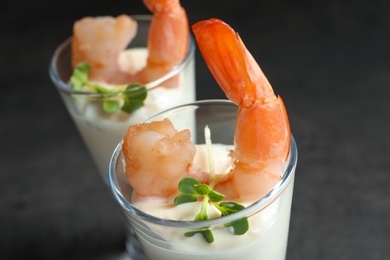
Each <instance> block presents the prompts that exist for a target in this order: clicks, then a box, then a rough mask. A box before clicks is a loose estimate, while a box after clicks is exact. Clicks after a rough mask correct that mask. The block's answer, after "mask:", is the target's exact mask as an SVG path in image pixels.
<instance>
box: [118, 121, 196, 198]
mask: <svg viewBox="0 0 390 260" xmlns="http://www.w3.org/2000/svg"><path fill="white" fill-rule="evenodd" d="M190 137H191V133H190V131H189V130H188V129H187V130H183V131H180V132H179V131H177V130H176V129H175V128H174V127H173V125H172V123H171V121H169V120H168V119H164V120H163V121H155V122H151V123H144V124H137V125H132V126H130V127H129V129H128V131H127V133H126V136H125V138H124V141H123V144H122V151H123V154H124V155H125V158H126V175H127V179H128V180H129V183H130V185H131V186H132V187H133V189H134V191H135V193H136V195H138V196H147V197H170V196H173V195H175V194H176V193H177V192H178V188H177V187H178V184H179V182H180V181H181V180H182V179H183V177H185V176H186V175H187V174H188V170H189V169H190V167H191V165H192V161H193V159H194V156H195V146H194V144H193V143H192V142H191V141H190Z"/></svg>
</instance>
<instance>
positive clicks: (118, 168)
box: [109, 100, 298, 260]
mask: <svg viewBox="0 0 390 260" xmlns="http://www.w3.org/2000/svg"><path fill="white" fill-rule="evenodd" d="M236 117H237V106H236V105H234V104H233V103H232V102H230V101H227V100H205V101H197V102H194V103H190V104H186V105H182V106H178V107H176V108H172V109H169V110H167V111H165V112H162V113H159V114H157V115H156V116H153V117H152V118H150V119H148V120H147V122H150V121H154V120H162V119H163V118H169V119H171V121H172V122H173V124H174V125H175V127H177V128H178V130H181V129H184V128H189V129H190V130H191V132H192V136H193V142H195V144H204V143H205V140H204V127H205V126H206V125H207V126H208V127H209V128H210V131H211V139H212V142H213V144H217V143H219V144H226V145H233V143H232V142H233V140H234V139H233V137H234V131H235V122H236ZM183 120H184V121H183ZM121 144H122V142H120V143H119V144H118V146H117V148H116V150H115V151H114V153H113V156H112V159H111V163H110V171H109V178H110V185H111V189H112V192H113V194H114V197H115V198H116V200H117V201H118V203H119V204H120V206H121V208H122V210H123V212H124V214H125V215H126V217H127V219H128V221H129V223H131V225H130V226H131V227H132V228H133V230H134V232H135V234H136V236H137V237H138V240H139V241H140V242H141V245H142V248H143V250H144V251H145V253H146V255H147V256H148V259H151V260H157V259H158V260H164V259H166V260H175V259H177V260H179V259H180V260H182V259H186V260H192V259H194V260H195V259H196V260H198V259H203V260H211V259H212V260H215V259H240V258H241V259H248V260H250V259H253V260H261V259H267V260H268V259H273V260H277V259H285V256H286V249H287V239H288V230H289V223H290V212H291V203H292V195H293V186H294V176H295V168H296V164H297V158H298V151H297V146H296V144H295V140H294V138H293V136H291V148H290V149H291V150H290V155H289V158H288V161H287V162H286V164H285V169H284V174H283V178H282V179H281V181H280V182H279V183H278V184H277V185H276V186H275V187H274V188H273V189H272V190H271V191H270V192H269V193H268V194H267V195H266V196H264V197H263V198H261V199H260V200H258V201H256V202H254V203H253V204H251V205H249V206H248V207H246V208H245V209H243V210H241V211H239V212H237V213H234V214H231V215H228V216H225V217H222V218H216V219H210V220H206V221H198V222H194V221H175V220H168V219H160V218H157V217H154V216H151V215H149V214H148V213H147V212H142V211H140V210H139V209H137V208H136V207H134V206H133V204H132V195H133V194H132V191H133V189H132V187H131V186H130V184H129V183H128V181H127V178H126V173H125V159H124V156H123V154H122V151H121ZM156 167H158V166H156ZM244 216H246V217H248V218H249V221H250V230H249V231H248V232H247V233H246V234H245V235H243V236H234V235H232V234H230V233H228V232H226V228H223V225H224V224H226V223H230V222H232V221H234V220H236V219H240V218H242V217H244ZM203 227H210V228H211V229H212V230H213V233H215V234H218V238H217V235H215V237H216V238H215V241H214V243H212V244H208V243H206V242H205V241H204V240H203V238H202V237H201V236H199V237H197V238H195V236H194V237H191V238H187V237H185V236H184V233H185V232H187V231H190V230H194V229H197V228H203ZM218 232H220V233H218ZM223 232H225V233H223Z"/></svg>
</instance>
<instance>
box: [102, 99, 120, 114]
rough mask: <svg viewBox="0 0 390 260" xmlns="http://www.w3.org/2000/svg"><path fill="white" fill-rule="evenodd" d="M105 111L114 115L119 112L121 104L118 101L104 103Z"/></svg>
mask: <svg viewBox="0 0 390 260" xmlns="http://www.w3.org/2000/svg"><path fill="white" fill-rule="evenodd" d="M103 109H104V111H106V112H109V113H114V112H116V111H118V110H119V104H118V102H117V101H104V102H103Z"/></svg>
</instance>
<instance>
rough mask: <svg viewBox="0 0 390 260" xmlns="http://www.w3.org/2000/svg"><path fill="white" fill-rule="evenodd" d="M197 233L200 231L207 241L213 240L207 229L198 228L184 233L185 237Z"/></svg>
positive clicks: (211, 241)
mask: <svg viewBox="0 0 390 260" xmlns="http://www.w3.org/2000/svg"><path fill="white" fill-rule="evenodd" d="M198 233H200V234H201V235H202V236H203V237H204V239H205V240H206V241H207V242H208V243H213V242H214V236H213V233H212V232H211V231H210V230H209V229H206V230H199V231H189V232H186V233H185V234H184V235H185V236H186V237H193V236H194V235H195V234H198Z"/></svg>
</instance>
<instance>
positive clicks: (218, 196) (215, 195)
mask: <svg viewBox="0 0 390 260" xmlns="http://www.w3.org/2000/svg"><path fill="white" fill-rule="evenodd" d="M224 197H225V195H223V194H222V193H219V192H218V191H215V190H210V192H209V199H210V200H211V202H219V201H221V200H222V199H223V198H224Z"/></svg>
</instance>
